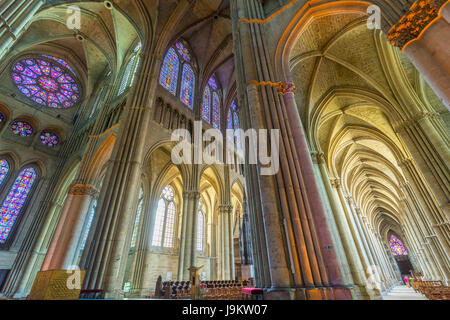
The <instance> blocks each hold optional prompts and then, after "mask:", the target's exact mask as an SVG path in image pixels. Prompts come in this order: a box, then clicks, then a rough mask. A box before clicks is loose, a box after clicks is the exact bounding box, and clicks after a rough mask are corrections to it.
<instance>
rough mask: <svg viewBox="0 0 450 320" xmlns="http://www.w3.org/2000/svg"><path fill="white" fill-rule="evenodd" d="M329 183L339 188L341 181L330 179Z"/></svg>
mask: <svg viewBox="0 0 450 320" xmlns="http://www.w3.org/2000/svg"><path fill="white" fill-rule="evenodd" d="M330 183H331V185H332V186H333V187H334V188H340V186H341V182H340V180H339V179H337V178H336V179H330Z"/></svg>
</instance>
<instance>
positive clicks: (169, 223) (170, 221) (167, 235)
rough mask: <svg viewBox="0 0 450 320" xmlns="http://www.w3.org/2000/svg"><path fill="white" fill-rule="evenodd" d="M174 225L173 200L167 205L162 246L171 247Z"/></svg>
mask: <svg viewBox="0 0 450 320" xmlns="http://www.w3.org/2000/svg"><path fill="white" fill-rule="evenodd" d="M174 225H175V204H174V203H173V201H170V202H169V205H168V206H167V215H166V230H165V232H164V247H165V248H172V247H173V227H174Z"/></svg>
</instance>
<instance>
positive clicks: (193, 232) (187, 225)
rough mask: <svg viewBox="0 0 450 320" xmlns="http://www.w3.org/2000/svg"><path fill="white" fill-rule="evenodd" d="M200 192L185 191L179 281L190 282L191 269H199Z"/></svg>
mask: <svg viewBox="0 0 450 320" xmlns="http://www.w3.org/2000/svg"><path fill="white" fill-rule="evenodd" d="M199 200H200V192H198V191H196V190H184V191H183V215H182V226H181V243H180V259H179V261H178V280H184V281H187V280H189V275H190V274H189V268H190V267H197V264H196V262H197V261H196V259H197V212H198V202H199Z"/></svg>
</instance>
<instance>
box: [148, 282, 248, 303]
mask: <svg viewBox="0 0 450 320" xmlns="http://www.w3.org/2000/svg"><path fill="white" fill-rule="evenodd" d="M159 283H160V284H161V287H160V289H159V290H158V289H157V290H156V291H155V296H154V298H164V299H190V298H191V285H190V281H164V282H162V283H161V282H159ZM252 285H253V282H252V281H248V280H243V281H237V280H214V281H202V282H201V285H200V286H201V288H202V292H203V299H205V300H241V299H243V296H242V288H245V287H249V286H252ZM157 287H158V283H157Z"/></svg>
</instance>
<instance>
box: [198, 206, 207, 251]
mask: <svg viewBox="0 0 450 320" xmlns="http://www.w3.org/2000/svg"><path fill="white" fill-rule="evenodd" d="M204 228H205V216H204V214H203V205H202V203H201V202H200V203H199V204H198V217H197V251H203V232H204Z"/></svg>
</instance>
